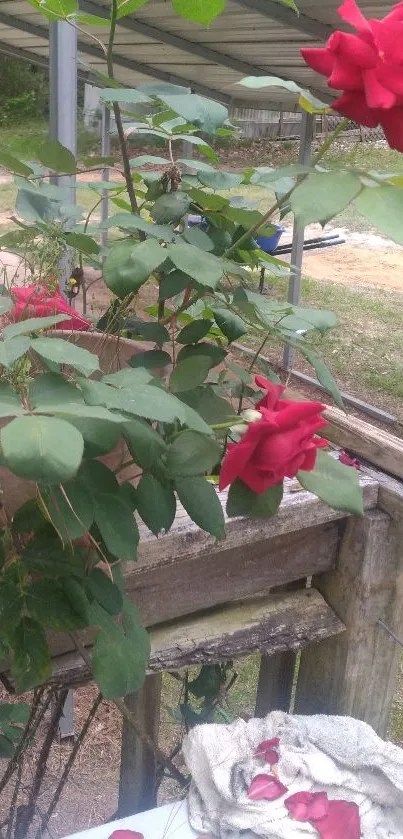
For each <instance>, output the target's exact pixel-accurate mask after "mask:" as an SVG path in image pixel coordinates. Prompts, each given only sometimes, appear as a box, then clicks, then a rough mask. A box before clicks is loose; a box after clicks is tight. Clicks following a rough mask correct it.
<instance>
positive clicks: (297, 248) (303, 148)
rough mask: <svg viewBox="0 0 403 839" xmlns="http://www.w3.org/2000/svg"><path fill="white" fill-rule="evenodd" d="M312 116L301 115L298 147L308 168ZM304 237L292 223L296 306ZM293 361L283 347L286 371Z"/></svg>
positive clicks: (302, 230)
mask: <svg viewBox="0 0 403 839" xmlns="http://www.w3.org/2000/svg"><path fill="white" fill-rule="evenodd" d="M315 119H316V117H315V115H314V114H307V113H303V114H302V119H301V138H300V146H299V162H300V163H301V164H302V165H303V166H308V165H309V163H310V162H311V154H312V140H313V131H314V125H315ZM304 235H305V228H304V227H301V226H300V225H299V224H297V222H296V221H294V229H293V237H292V251H291V269H290V279H289V283H288V298H287V299H288V302H289V303H292V304H293V305H294V306H297V305H298V303H299V301H300V295H301V274H302V259H303V255H304ZM293 361H294V351H293V350H292V348H291V347H289V346H286V347H284V353H283V364H284V367H285V369H286V370H291V369H292V365H293Z"/></svg>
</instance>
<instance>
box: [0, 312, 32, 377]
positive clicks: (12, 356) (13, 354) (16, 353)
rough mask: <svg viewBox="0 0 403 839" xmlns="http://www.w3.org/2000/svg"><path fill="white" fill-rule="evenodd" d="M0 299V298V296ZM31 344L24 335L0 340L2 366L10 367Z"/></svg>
mask: <svg viewBox="0 0 403 839" xmlns="http://www.w3.org/2000/svg"><path fill="white" fill-rule="evenodd" d="M0 299H1V298H0ZM30 346H31V340H30V338H27V337H26V336H25V335H21V336H20V337H17V338H13V339H12V340H10V341H1V342H0V364H2V365H3V366H4V367H11V365H12V364H14V362H15V361H17V359H18V358H21V356H22V355H24V354H25V353H26V352H27V350H29V347H30Z"/></svg>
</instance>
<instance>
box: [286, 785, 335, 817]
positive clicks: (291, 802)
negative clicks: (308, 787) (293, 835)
mask: <svg viewBox="0 0 403 839" xmlns="http://www.w3.org/2000/svg"><path fill="white" fill-rule="evenodd" d="M284 805H285V807H287V810H288V812H289V813H290V815H291V817H292V818H293V819H296V821H300V822H308V821H312V822H313V821H315V820H317V819H323V818H324V817H325V816H326V815H327V813H328V810H329V801H328V797H327V794H326V793H325V792H296V793H294V795H290V797H289V798H286V800H285V801H284Z"/></svg>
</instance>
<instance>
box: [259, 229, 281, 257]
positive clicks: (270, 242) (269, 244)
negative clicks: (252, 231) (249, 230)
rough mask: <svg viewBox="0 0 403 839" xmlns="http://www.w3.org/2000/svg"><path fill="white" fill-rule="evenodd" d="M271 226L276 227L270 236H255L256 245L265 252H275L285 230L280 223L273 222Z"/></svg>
mask: <svg viewBox="0 0 403 839" xmlns="http://www.w3.org/2000/svg"><path fill="white" fill-rule="evenodd" d="M273 227H276V228H277V229H276V232H275V233H273V234H272V235H271V236H256V239H255V241H256V244H257V245H258V247H259V248H260V249H261V250H262V251H264V252H265V253H274V252H275V250H276V248H277V247H278V244H279V242H280V239H281V237H282V235H283V233H284V231H285V227H283V226H282V224H274V225H273Z"/></svg>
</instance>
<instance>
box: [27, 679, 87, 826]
mask: <svg viewBox="0 0 403 839" xmlns="http://www.w3.org/2000/svg"><path fill="white" fill-rule="evenodd" d="M102 701H103V696H102V693H98V696H97V697H96V699H95V702H94V703H93V705H92V707H91V709H90V712H89V714H88V716H87V719H86V720H85V723H84V725H83V727H82V729H81V731H80V734H79V736H78V737H77V739H76V741H75V743H74V746H73V749H72V750H71V752H70V755H69V759H68V761H67V763H66V765H65V767H64V769H63V774H62V777H61V778H60V781H59V783H58V785H57V787H56V790H55V793H54V795H53V798H52V801H51V802H50V804H49V807H48V809H47V811H46V813H45V814H44V816H43V817H42V819H41V823H40V826H39V829H38V830H37V832H36V835H35V839H41V836H43V834H44V832H45V830H46V828H47V826H48V824H49V820H50V818H51V816H52V814H53V812H54V810H55V808H56V807H57V805H58V802H59V799H60V796H61V794H62V792H63V789H64V786H65V784H66V781H67V778H68V776H69V774H70V770H71V767H72V766H73V763H74V761H75V759H76V757H77V754H78V751H79V749H80V748H81V746H82V744H83V742H84V740H85V738H86V736H87V732H88V729H89V727H90V725H91V723H92V721H93V719H94V717H95V714H96V713H97V711H98V708H99V706H100V704H101V702H102Z"/></svg>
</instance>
